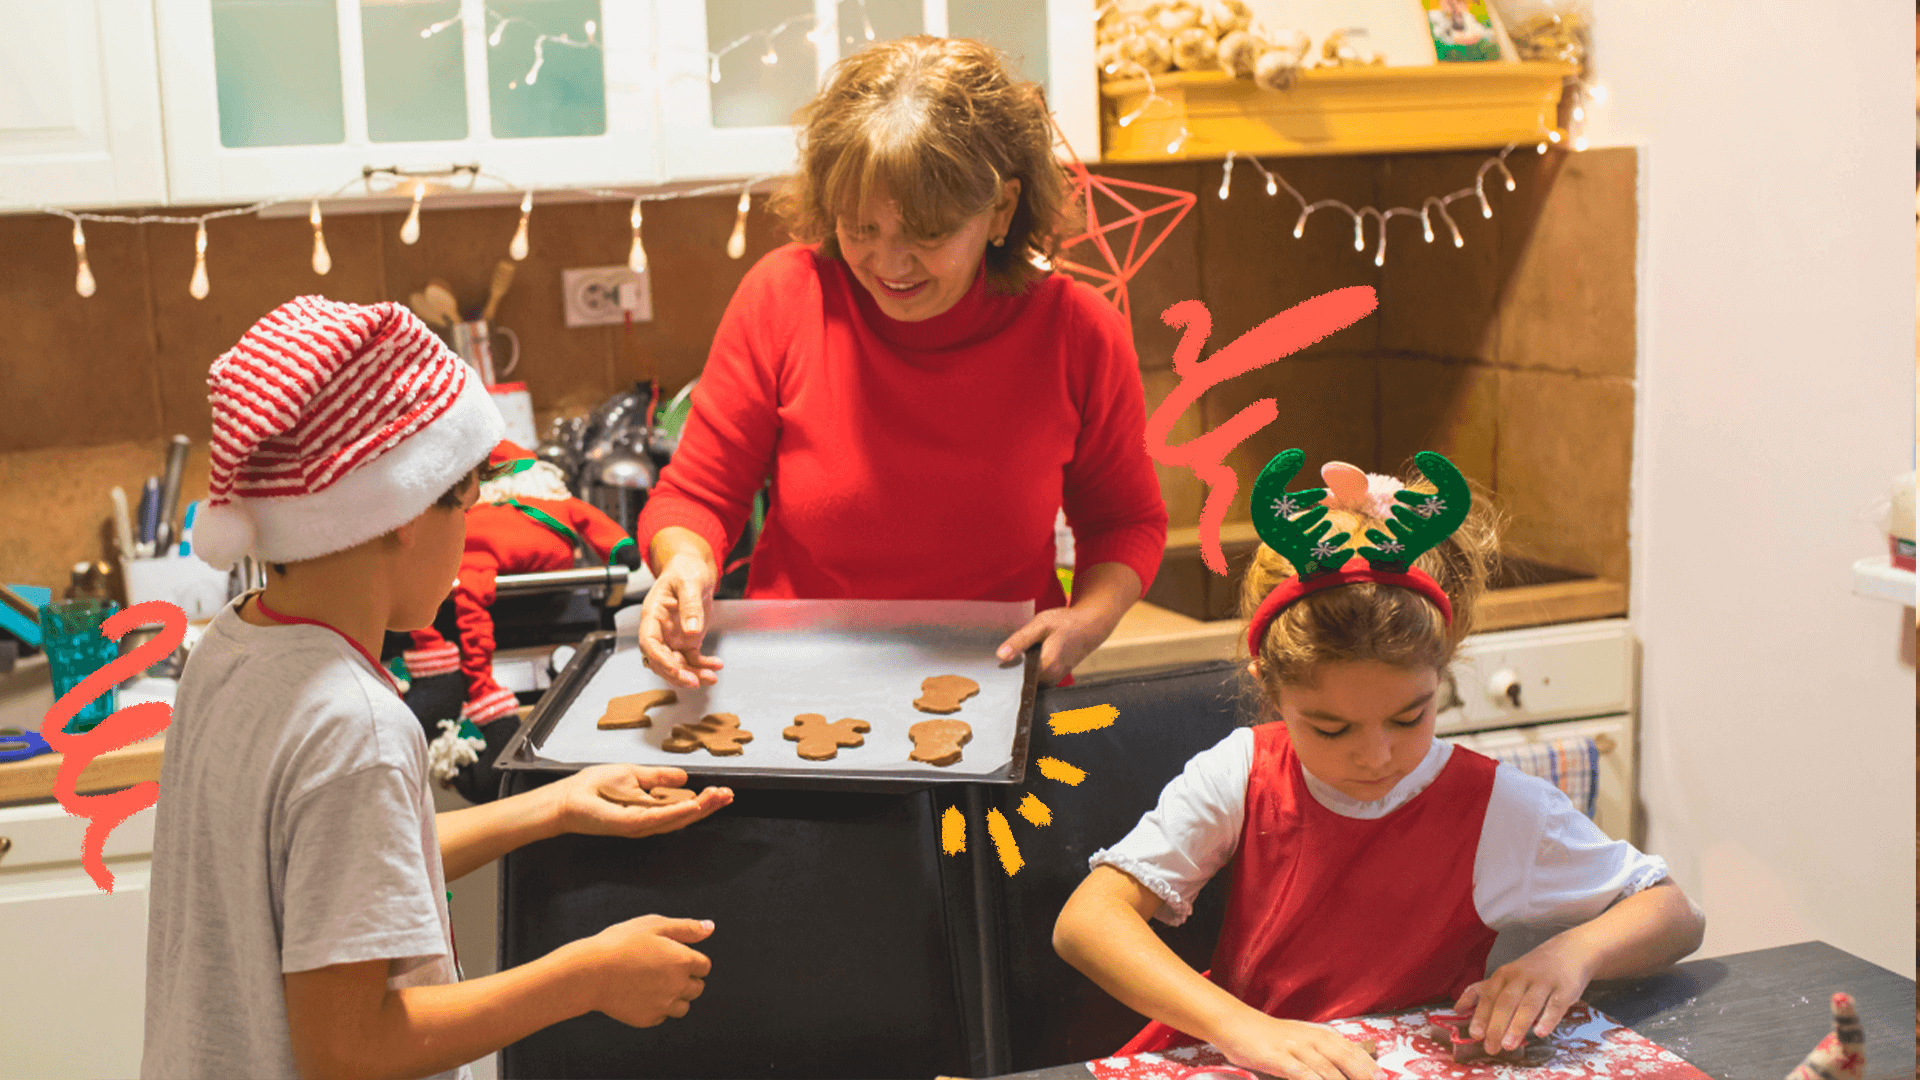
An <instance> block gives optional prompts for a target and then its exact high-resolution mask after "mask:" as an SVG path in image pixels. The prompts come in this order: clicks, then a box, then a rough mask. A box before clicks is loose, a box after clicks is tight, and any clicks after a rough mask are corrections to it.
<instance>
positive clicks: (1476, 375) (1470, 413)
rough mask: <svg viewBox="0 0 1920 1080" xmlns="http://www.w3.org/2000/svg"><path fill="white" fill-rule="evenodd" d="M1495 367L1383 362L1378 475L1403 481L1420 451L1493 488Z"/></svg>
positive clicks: (1425, 360)
mask: <svg viewBox="0 0 1920 1080" xmlns="http://www.w3.org/2000/svg"><path fill="white" fill-rule="evenodd" d="M1498 387H1499V380H1498V378H1497V375H1496V373H1495V371H1494V370H1493V369H1492V368H1487V367H1481V366H1478V365H1474V364H1465V363H1447V362H1442V361H1439V360H1432V359H1428V358H1425V357H1405V356H1383V357H1381V358H1380V448H1379V452H1378V455H1377V457H1376V460H1377V462H1378V466H1379V467H1378V471H1380V472H1387V473H1391V474H1393V475H1395V476H1404V475H1406V474H1407V472H1408V470H1410V469H1412V467H1413V455H1414V454H1416V453H1418V452H1420V451H1422V450H1432V451H1434V452H1436V453H1440V454H1445V455H1446V456H1447V458H1448V460H1450V461H1452V462H1453V463H1454V465H1455V466H1457V467H1458V468H1459V469H1460V471H1461V472H1462V473H1465V474H1466V476H1467V477H1468V479H1471V480H1474V481H1476V482H1478V483H1480V484H1482V485H1484V486H1486V487H1487V488H1489V489H1491V488H1492V487H1493V486H1494V480H1495V476H1494V448H1495V446H1496V444H1497V442H1498V439H1497V438H1496V430H1497V424H1498V421H1499V417H1500V412H1499V407H1500V400H1499V393H1498Z"/></svg>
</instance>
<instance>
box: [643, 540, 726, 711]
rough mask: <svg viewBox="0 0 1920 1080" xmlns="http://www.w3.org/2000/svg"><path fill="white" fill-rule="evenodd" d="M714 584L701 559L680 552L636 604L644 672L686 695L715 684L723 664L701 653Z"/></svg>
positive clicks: (663, 568) (711, 614) (709, 567)
mask: <svg viewBox="0 0 1920 1080" xmlns="http://www.w3.org/2000/svg"><path fill="white" fill-rule="evenodd" d="M714 580H715V579H714V572H713V567H712V566H711V565H709V564H708V562H707V561H706V560H705V559H703V558H701V557H700V556H699V555H698V554H695V553H693V552H691V551H688V552H682V553H680V554H676V555H674V556H673V557H672V558H670V559H669V560H667V562H666V564H665V565H663V566H661V567H660V573H659V575H658V576H657V577H655V578H654V579H653V587H652V588H651V589H648V590H647V598H646V599H645V600H643V601H641V603H640V654H641V656H643V657H644V658H645V659H646V664H647V670H649V671H652V672H654V673H655V674H657V675H659V676H660V677H661V678H663V679H665V680H667V681H668V682H670V683H673V684H674V685H676V686H683V687H686V688H687V689H689V690H697V689H699V688H700V687H702V686H712V685H713V684H714V682H715V681H716V680H718V679H719V675H718V674H716V673H717V672H718V671H719V670H720V668H721V662H720V661H719V660H717V659H715V658H713V657H711V656H705V655H702V654H701V652H700V643H701V642H702V641H703V640H705V639H706V636H707V623H708V622H709V621H710V620H711V619H712V617H713V586H714Z"/></svg>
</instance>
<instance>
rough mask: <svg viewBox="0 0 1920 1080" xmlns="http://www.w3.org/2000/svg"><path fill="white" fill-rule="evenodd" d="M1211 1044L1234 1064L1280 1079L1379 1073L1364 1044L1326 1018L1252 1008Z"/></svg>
mask: <svg viewBox="0 0 1920 1080" xmlns="http://www.w3.org/2000/svg"><path fill="white" fill-rule="evenodd" d="M1248 1011H1249V1012H1251V1011H1252V1010H1248ZM1214 1045H1215V1046H1216V1047H1217V1048H1218V1049H1219V1050H1220V1052H1221V1053H1223V1054H1225V1055H1227V1060H1228V1061H1231V1062H1233V1063H1234V1064H1235V1065H1238V1066H1240V1067H1241V1068H1243V1069H1254V1070H1257V1071H1259V1072H1263V1073H1268V1074H1270V1075H1272V1076H1278V1077H1283V1078H1284V1080H1374V1078H1375V1077H1377V1076H1379V1075H1380V1071H1379V1069H1378V1068H1377V1067H1375V1065H1374V1063H1373V1059H1372V1058H1371V1057H1368V1056H1367V1052H1366V1051H1365V1050H1362V1049H1360V1047H1359V1046H1358V1045H1357V1044H1355V1043H1353V1042H1351V1041H1349V1040H1348V1039H1347V1038H1346V1037H1345V1036H1343V1035H1341V1034H1340V1033H1339V1032H1337V1031H1335V1030H1333V1029H1332V1028H1330V1027H1327V1026H1326V1025H1324V1024H1309V1023H1306V1022H1305V1021H1301V1020H1279V1019H1275V1018H1274V1017H1271V1016H1265V1015H1262V1014H1258V1013H1255V1014H1254V1015H1251V1016H1249V1017H1247V1018H1246V1019H1245V1020H1244V1021H1241V1022H1237V1023H1236V1024H1235V1025H1234V1026H1233V1027H1232V1028H1231V1029H1230V1030H1229V1031H1228V1032H1227V1033H1226V1034H1225V1035H1224V1036H1222V1037H1217V1038H1216V1039H1215V1040H1214Z"/></svg>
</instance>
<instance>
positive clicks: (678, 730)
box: [660, 712, 753, 757]
mask: <svg viewBox="0 0 1920 1080" xmlns="http://www.w3.org/2000/svg"><path fill="white" fill-rule="evenodd" d="M752 741H753V732H751V731H741V730H740V718H739V717H737V716H735V715H733V714H732V713H730V712H721V713H708V714H707V715H705V716H703V717H701V718H700V719H698V720H696V721H694V722H693V723H691V724H675V725H673V731H672V733H671V734H669V735H668V736H667V738H666V740H665V741H664V742H662V743H661V744H660V749H662V750H665V751H667V752H668V753H670V754H691V753H693V752H694V750H695V749H697V748H699V747H702V746H704V747H706V748H707V753H709V754H712V755H713V756H714V757H736V756H738V755H740V754H743V753H745V752H746V751H744V750H742V749H741V748H740V747H741V745H742V744H744V743H750V742H752Z"/></svg>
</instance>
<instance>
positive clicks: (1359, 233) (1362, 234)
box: [1353, 214, 1386, 251]
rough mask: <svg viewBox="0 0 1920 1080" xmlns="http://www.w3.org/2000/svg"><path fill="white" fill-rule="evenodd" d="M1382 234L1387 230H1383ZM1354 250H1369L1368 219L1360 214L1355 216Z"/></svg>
mask: <svg viewBox="0 0 1920 1080" xmlns="http://www.w3.org/2000/svg"><path fill="white" fill-rule="evenodd" d="M1381 231H1382V232H1385V231H1386V230H1384V229H1382V230H1381ZM1353 250H1355V251H1365V250H1367V219H1366V218H1363V217H1361V216H1360V215H1359V214H1355V215H1353Z"/></svg>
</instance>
